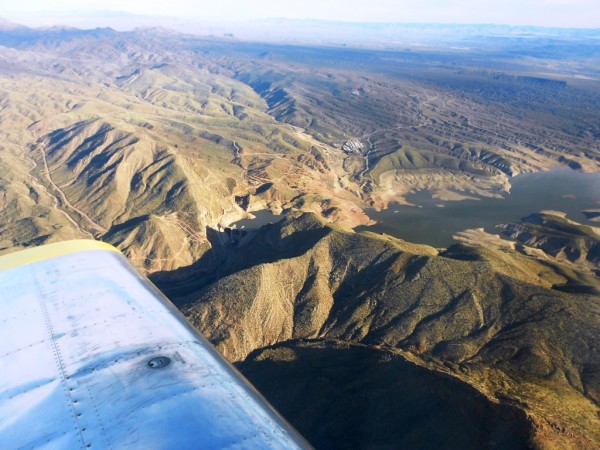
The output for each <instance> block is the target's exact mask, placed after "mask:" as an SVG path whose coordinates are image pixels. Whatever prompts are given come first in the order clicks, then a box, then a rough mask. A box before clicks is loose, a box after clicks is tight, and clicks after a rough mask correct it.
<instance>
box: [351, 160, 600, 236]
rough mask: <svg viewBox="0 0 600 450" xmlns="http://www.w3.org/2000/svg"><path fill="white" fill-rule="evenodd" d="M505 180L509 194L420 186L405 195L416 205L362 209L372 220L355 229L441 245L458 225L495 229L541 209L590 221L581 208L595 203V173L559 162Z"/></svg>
mask: <svg viewBox="0 0 600 450" xmlns="http://www.w3.org/2000/svg"><path fill="white" fill-rule="evenodd" d="M511 185H512V188H511V192H510V194H503V197H504V198H502V199H495V198H480V199H478V200H462V201H446V202H444V201H440V200H439V199H434V198H432V197H431V194H430V193H429V192H427V191H420V192H417V193H415V194H411V195H409V196H408V197H407V200H408V201H409V202H411V203H414V204H415V205H417V206H404V205H398V204H394V203H392V204H390V205H389V208H388V209H385V210H382V211H376V210H367V211H366V212H367V214H368V215H369V217H370V218H371V219H373V220H376V221H377V224H375V225H372V226H368V227H358V228H356V231H360V230H368V231H373V232H377V233H385V234H389V235H392V236H395V237H398V238H401V239H404V240H406V241H409V242H415V243H421V244H429V245H432V246H434V247H447V246H449V245H451V244H452V243H453V239H452V236H453V235H454V234H455V233H456V232H458V231H463V230H465V229H468V228H484V229H485V230H486V231H489V232H492V233H495V234H498V231H497V230H494V225H497V224H504V223H509V222H515V221H518V220H519V219H521V218H523V217H526V216H528V215H530V214H533V213H536V212H539V211H541V210H547V209H551V210H556V211H562V212H565V213H567V216H568V217H569V218H571V219H573V220H576V221H578V222H580V223H584V224H589V225H593V224H594V223H593V222H590V221H589V220H587V219H586V217H585V215H584V214H582V211H583V210H586V209H598V208H600V173H594V174H585V173H580V172H576V171H574V170H571V169H567V168H564V169H563V168H560V169H553V170H551V171H548V172H538V173H533V174H523V175H519V176H517V177H515V178H513V179H512V180H511ZM596 225H598V223H596Z"/></svg>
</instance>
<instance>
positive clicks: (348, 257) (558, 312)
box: [178, 215, 600, 447]
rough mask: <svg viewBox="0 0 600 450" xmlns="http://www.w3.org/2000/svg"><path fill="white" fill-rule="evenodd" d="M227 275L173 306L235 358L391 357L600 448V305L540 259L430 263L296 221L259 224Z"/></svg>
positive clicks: (550, 433) (547, 435)
mask: <svg viewBox="0 0 600 450" xmlns="http://www.w3.org/2000/svg"><path fill="white" fill-rule="evenodd" d="M228 270H229V271H230V272H231V274H230V275H225V276H222V277H221V278H220V279H218V281H216V282H214V283H212V284H209V285H208V286H207V287H205V288H203V289H201V290H199V291H197V292H195V293H193V294H188V295H186V296H182V297H180V298H179V299H178V300H179V302H180V304H182V305H183V306H182V308H183V311H184V312H185V314H186V315H187V316H188V318H189V320H190V321H191V322H192V323H193V324H194V325H195V326H196V327H197V328H198V329H199V330H200V331H202V332H203V333H204V334H205V335H206V336H208V337H209V339H210V340H211V341H212V342H213V343H214V344H215V345H216V346H217V348H218V349H219V351H221V352H222V353H223V354H224V355H225V356H226V357H228V358H229V359H230V360H233V361H243V360H245V359H246V358H247V357H248V355H250V354H251V353H252V352H253V351H256V350H258V349H262V348H268V347H270V346H273V345H277V344H279V343H282V342H292V341H296V340H298V339H310V340H313V341H314V340H316V341H330V340H336V341H340V340H341V341H344V342H349V343H359V344H362V345H367V346H369V347H372V348H384V349H389V350H390V351H392V352H400V353H401V354H403V355H405V356H406V357H407V358H409V359H410V360H411V361H414V362H416V363H417V364H419V365H421V366H422V367H428V368H430V369H432V370H436V371H441V372H445V373H449V374H452V375H453V376H454V377H456V378H458V379H461V380H464V381H466V382H467V383H468V384H470V385H472V386H474V387H476V388H477V389H478V390H479V391H480V392H481V393H483V394H484V395H486V396H487V398H489V399H490V400H492V401H493V402H496V403H498V402H499V403H501V404H506V405H513V406H516V407H518V408H519V409H521V410H523V411H525V412H526V413H527V414H528V416H529V417H530V419H531V420H533V423H534V426H533V428H532V430H533V434H534V435H535V436H534V437H533V439H534V441H535V442H537V443H538V444H539V445H540V446H542V447H545V446H546V445H548V446H552V445H555V444H556V445H559V446H562V445H565V446H577V445H583V446H591V447H593V446H594V445H595V444H597V442H598V440H599V439H600V436H599V435H598V434H597V431H598V427H597V425H598V415H597V413H598V406H599V404H600V397H599V396H598V395H599V392H600V391H599V388H600V372H598V367H597V361H598V359H599V357H600V354H598V336H600V328H599V326H600V325H599V323H600V322H599V321H598V315H599V313H600V309H599V308H600V303H599V297H598V296H597V295H584V294H567V293H565V292H562V291H561V290H557V289H555V288H556V287H560V286H561V285H564V284H566V283H567V282H568V279H567V278H565V273H560V272H559V271H555V270H551V269H550V268H549V266H547V265H546V264H544V263H543V262H542V261H540V260H536V259H533V258H531V257H527V256H523V255H521V254H519V253H518V252H516V251H511V250H506V249H505V250H495V249H489V248H488V249H486V248H478V247H474V246H468V245H465V244H457V245H456V246H454V247H452V248H450V249H449V250H448V251H447V252H445V253H442V254H438V253H437V251H436V250H435V249H433V248H430V247H426V246H415V245H412V244H407V243H405V242H403V241H399V240H396V239H393V238H387V237H381V236H376V235H372V234H357V233H353V232H351V231H346V230H344V229H340V228H335V227H331V226H329V225H327V224H325V223H324V222H322V221H321V220H319V219H318V218H317V216H315V215H303V216H301V217H299V218H296V219H292V218H290V219H289V220H285V221H283V222H281V223H280V224H276V225H272V226H270V227H265V228H263V229H262V230H261V231H260V232H258V234H256V235H255V236H254V237H253V238H252V239H251V240H250V241H249V242H247V244H246V245H245V246H243V247H242V248H240V249H239V250H238V252H237V253H236V255H235V258H234V259H233V262H232V263H231V264H230V266H229V268H228ZM597 285H598V283H597ZM597 287H598V286H597ZM306 351H307V352H308V351H309V350H308V349H307V350H306ZM276 360H277V359H276ZM293 360H294V359H292V361H293ZM242 367H245V365H242ZM250 367H253V366H252V365H250ZM290 408H291V407H290ZM302 408H303V407H299V409H302ZM348 420H352V419H348Z"/></svg>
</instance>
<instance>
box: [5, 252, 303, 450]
mask: <svg viewBox="0 0 600 450" xmlns="http://www.w3.org/2000/svg"><path fill="white" fill-rule="evenodd" d="M0 343H1V344H0V345H1V346H0V364H1V367H2V369H1V370H0V448H2V449H10V448H69V449H71V448H73V449H75V448H82V449H88V448H103V449H104V448H106V449H111V448H112V449H128V448H144V449H186V448H210V449H213V448H306V447H308V445H307V444H306V442H305V441H304V440H303V439H302V438H301V437H300V436H299V435H298V434H297V433H296V432H295V431H294V430H293V429H292V428H291V427H290V426H289V425H287V424H286V423H285V421H284V420H283V419H282V418H281V417H280V416H279V415H278V414H277V413H276V412H275V411H274V410H273V409H272V408H271V407H270V406H269V405H268V404H267V403H266V402H265V401H264V400H263V399H262V397H261V396H260V395H259V394H258V393H257V392H256V391H255V390H254V389H253V388H252V387H251V386H250V385H249V384H248V383H247V382H246V381H245V380H244V379H243V378H242V377H241V376H240V375H239V374H238V373H237V371H236V370H235V369H233V368H232V367H231V366H230V365H229V364H228V363H227V362H226V361H225V360H224V359H223V358H222V357H221V356H220V355H218V354H217V353H216V351H215V350H214V348H213V347H212V345H211V344H210V343H208V342H207V341H206V340H205V339H204V338H202V337H201V336H200V335H199V334H198V333H197V332H196V331H195V330H194V329H193V328H192V327H191V326H190V325H188V324H187V322H186V321H185V319H184V318H183V317H182V316H181V315H180V314H179V312H178V311H177V310H176V308H175V307H174V306H173V305H172V304H171V303H170V302H169V301H168V300H166V299H165V298H164V297H163V296H162V295H161V294H160V292H158V290H157V289H156V288H155V287H153V286H152V285H151V284H150V283H149V282H148V281H147V280H146V279H145V278H143V277H141V276H140V275H139V274H138V273H137V272H136V271H135V270H134V269H133V268H132V267H131V266H130V265H129V263H128V262H127V260H126V259H125V257H124V256H122V255H121V254H120V253H119V252H118V251H116V250H115V249H114V248H112V247H110V246H107V245H106V244H102V243H96V242H93V241H91V242H90V241H73V242H68V243H61V244H50V245H47V246H44V247H39V248H36V249H32V250H25V251H23V252H19V253H16V254H12V255H7V256H3V257H0Z"/></svg>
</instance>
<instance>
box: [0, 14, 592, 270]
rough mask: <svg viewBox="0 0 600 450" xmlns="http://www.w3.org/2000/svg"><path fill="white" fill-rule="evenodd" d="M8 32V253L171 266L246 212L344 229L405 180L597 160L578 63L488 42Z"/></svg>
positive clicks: (454, 185)
mask: <svg viewBox="0 0 600 450" xmlns="http://www.w3.org/2000/svg"><path fill="white" fill-rule="evenodd" d="M536 42H537V41H536ZM0 43H1V44H2V45H1V46H0V81H1V87H0V140H1V143H0V146H1V148H0V164H2V166H3V167H11V168H13V169H12V170H10V171H8V170H7V171H3V172H2V173H0V186H1V188H2V189H3V192H5V193H6V195H5V198H4V201H5V202H6V203H7V204H10V205H11V206H10V208H9V209H8V210H7V212H6V213H5V217H4V219H3V221H2V223H1V224H0V239H1V242H2V244H1V245H0V246H1V249H0V251H4V252H7V251H11V250H12V249H15V248H19V247H25V246H29V245H33V244H39V243H42V242H51V241H57V240H63V239H68V238H72V237H76V236H81V237H83V236H90V235H92V236H95V237H98V238H101V239H104V240H107V241H109V242H111V243H113V244H115V245H117V246H119V247H120V248H121V249H122V250H124V251H125V252H126V254H127V255H128V256H130V257H131V259H132V260H133V261H135V262H136V264H138V265H139V267H140V268H141V269H143V270H144V271H146V272H155V271H164V270H172V269H176V268H182V267H186V266H189V265H191V264H193V262H194V261H197V260H199V259H201V258H202V257H203V256H204V255H206V254H207V252H213V253H214V251H215V249H217V248H221V242H220V235H219V233H220V231H222V230H223V229H224V228H226V227H228V226H230V225H231V224H232V223H233V222H235V221H236V220H238V219H240V218H243V217H246V216H247V215H248V213H251V212H252V211H257V210H263V209H269V210H271V211H274V212H287V211H291V210H302V211H312V212H315V213H317V214H319V215H321V216H323V217H326V218H327V219H328V220H330V221H332V222H336V223H339V224H345V225H350V226H356V225H359V224H366V223H369V218H368V217H367V216H366V215H365V213H364V210H365V209H366V208H368V207H370V206H375V207H377V208H379V207H385V206H386V205H387V204H388V203H389V202H391V201H396V202H400V203H402V202H406V195H408V194H409V193H410V192H413V191H415V190H421V189H427V190H430V191H431V192H432V194H434V195H436V196H437V197H439V198H446V199H453V200H458V199H461V198H465V197H472V196H473V195H486V196H490V195H491V196H498V195H500V194H501V193H502V192H504V191H506V190H508V189H509V187H510V177H512V176H513V175H515V174H518V173H521V172H527V171H538V170H542V169H547V168H550V167H554V166H560V165H563V166H564V165H567V166H570V167H573V168H577V169H580V170H588V171H594V170H598V168H599V167H600V166H599V161H600V160H599V156H598V154H599V153H598V152H600V148H599V147H598V142H597V139H596V138H597V132H596V131H595V130H597V129H598V128H599V126H600V125H599V122H598V117H597V114H595V113H594V112H595V105H596V104H597V103H598V102H599V101H600V100H599V98H600V97H598V95H599V94H598V89H597V86H596V83H594V82H592V81H586V82H582V81H581V80H582V79H585V80H592V79H593V78H590V74H593V70H595V69H594V66H593V64H592V65H590V64H589V63H587V60H586V59H585V57H586V56H585V55H579V54H575V55H571V54H570V56H564V55H562V54H561V58H563V59H565V61H567V62H568V64H567V63H565V67H568V70H567V69H564V70H563V69H560V68H556V67H557V66H556V65H555V64H553V65H552V67H555V69H553V70H554V72H552V74H550V75H548V77H547V78H545V77H542V76H536V77H533V76H527V75H523V73H522V62H520V61H518V60H516V59H515V58H514V57H513V58H512V59H511V58H510V57H509V56H506V55H504V56H502V55H499V53H498V52H499V50H498V48H497V47H496V44H494V46H493V51H490V50H489V49H477V50H475V49H474V50H473V51H472V53H469V54H468V55H467V54H463V53H462V52H456V51H454V50H448V52H446V53H444V52H442V53H438V52H423V51H414V50H412V49H411V50H410V51H409V50H398V49H396V50H389V51H388V50H386V51H382V50H369V49H347V48H346V49H343V48H324V47H301V46H278V45H274V44H260V43H244V42H237V41H233V40H231V39H223V40H219V39H217V38H214V37H212V38H200V37H197V36H186V35H182V34H178V33H174V32H169V31H166V30H159V29H141V30H136V31H133V32H126V33H125V32H117V31H115V30H111V29H96V30H77V29H70V28H64V27H63V28H61V27H55V28H47V29H32V28H27V27H19V26H15V25H14V24H13V25H9V24H4V25H2V27H1V30H0ZM532 45H533V44H532ZM507 58H508V60H507ZM569 58H570V59H569ZM498 61H501V62H502V64H501V66H502V67H503V68H504V69H503V70H504V72H499V71H498V69H497V66H498ZM507 61H510V63H509V62H507ZM527 64H529V65H528V66H527V67H528V70H530V71H533V72H535V71H538V72H540V71H541V72H544V71H547V70H549V69H548V64H549V63H548V61H547V60H546V59H544V58H543V57H539V58H538V59H537V60H528V63H527ZM565 80H567V81H565ZM8 211H10V212H8ZM167 230H169V231H168V232H167ZM142 236H145V239H143V240H144V241H145V242H142ZM211 236H213V237H219V239H217V240H215V239H212V238H211ZM211 239H212V240H211ZM181 243H185V245H183V246H182V245H181ZM183 247H185V248H183ZM219 257H220V256H219Z"/></svg>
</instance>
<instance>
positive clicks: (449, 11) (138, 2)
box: [0, 0, 600, 28]
mask: <svg viewBox="0 0 600 450" xmlns="http://www.w3.org/2000/svg"><path fill="white" fill-rule="evenodd" d="M2 3H4V5H2V6H0V17H5V18H8V19H13V20H14V19H18V20H20V21H21V23H26V22H27V19H28V18H30V19H32V20H33V19H34V18H36V17H38V18H39V17H57V16H58V17H61V16H63V17H66V16H70V17H73V16H74V15H76V14H73V13H74V12H76V13H78V14H79V13H88V14H89V13H91V12H94V11H120V12H126V13H132V14H141V15H147V16H163V17H169V18H178V19H181V20H188V21H244V20H255V19H265V18H293V19H303V18H311V19H323V20H337V21H350V22H400V23H461V24H473V23H477V24H483V23H485V24H490V23H491V24H507V25H537V26H551V27H574V28H600V0H446V1H444V0H168V1H167V0H15V1H3V2H2Z"/></svg>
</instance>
